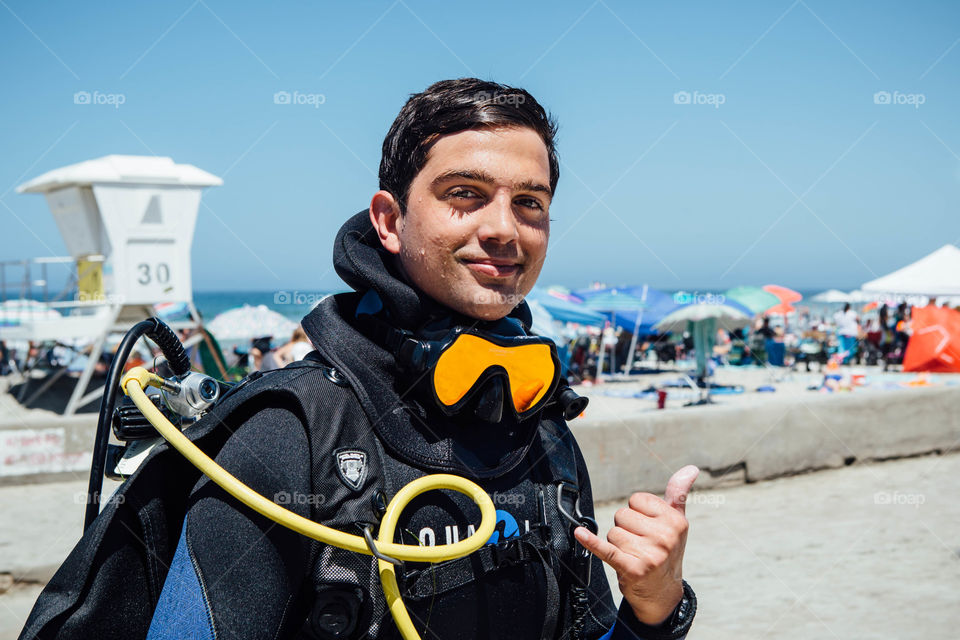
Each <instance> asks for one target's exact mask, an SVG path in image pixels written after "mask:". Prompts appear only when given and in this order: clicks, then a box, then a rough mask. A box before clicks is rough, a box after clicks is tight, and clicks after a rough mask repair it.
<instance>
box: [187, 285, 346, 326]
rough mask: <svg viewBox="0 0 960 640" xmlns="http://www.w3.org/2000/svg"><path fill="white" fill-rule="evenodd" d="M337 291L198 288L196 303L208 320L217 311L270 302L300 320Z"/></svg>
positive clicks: (194, 296) (267, 304) (273, 307)
mask: <svg viewBox="0 0 960 640" xmlns="http://www.w3.org/2000/svg"><path fill="white" fill-rule="evenodd" d="M331 293H336V292H335V291H309V292H307V291H292V290H291V291H277V290H272V291H194V292H193V303H194V304H195V305H196V306H197V310H198V311H199V312H200V315H202V316H203V319H204V320H205V321H206V322H209V321H210V320H213V318H214V317H216V315H217V314H219V313H223V312H224V311H226V310H228V309H233V308H234V307H242V306H243V305H245V304H249V305H250V306H253V307H255V306H257V305H261V304H262V305H266V306H267V307H268V308H270V309H273V310H274V311H276V312H277V313H279V314H281V315H283V316H285V317H287V318H289V319H290V320H293V321H294V322H300V320H302V319H303V316H305V315H307V313H309V311H310V309H312V308H313V306H314V305H315V304H316V303H317V302H319V301H320V299H321V298H323V297H324V296H327V295H329V294H331Z"/></svg>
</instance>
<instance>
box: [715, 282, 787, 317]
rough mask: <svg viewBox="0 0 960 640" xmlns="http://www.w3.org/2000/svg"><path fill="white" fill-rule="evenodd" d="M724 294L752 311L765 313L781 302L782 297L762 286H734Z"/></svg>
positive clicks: (728, 298)
mask: <svg viewBox="0 0 960 640" xmlns="http://www.w3.org/2000/svg"><path fill="white" fill-rule="evenodd" d="M723 295H724V297H725V298H726V299H727V300H733V301H734V302H739V303H740V304H742V305H743V306H745V307H746V308H747V309H750V311H751V312H752V313H763V312H764V311H766V310H767V309H770V308H771V307H774V306H776V305H778V304H780V298H778V297H777V296H775V295H774V294H772V293H770V292H769V291H765V290H764V289H762V288H760V287H734V288H733V289H728V290H727V291H726V292H725V293H724V294H723Z"/></svg>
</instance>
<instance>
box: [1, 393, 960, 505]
mask: <svg viewBox="0 0 960 640" xmlns="http://www.w3.org/2000/svg"><path fill="white" fill-rule="evenodd" d="M607 386H608V387H609V388H615V385H607ZM581 392H582V393H589V392H588V391H584V390H581ZM650 406H651V404H650V403H649V402H642V401H637V400H633V399H626V398H615V397H608V396H604V395H600V394H599V393H596V390H594V394H593V395H592V396H591V401H590V406H589V407H588V409H587V413H586V415H585V416H583V417H581V418H578V419H577V420H575V421H573V422H572V423H571V428H572V430H573V433H574V434H575V435H576V437H577V441H578V442H579V444H580V448H581V450H582V451H583V454H584V457H585V458H586V460H587V465H588V468H589V470H590V476H591V481H592V484H593V493H594V498H595V500H597V501H604V500H615V499H620V498H623V497H624V496H628V495H630V494H631V493H632V492H634V491H651V492H655V493H661V492H662V491H663V488H664V486H665V485H666V481H667V479H668V478H669V477H670V475H671V474H672V473H673V472H674V471H676V470H677V469H679V468H680V467H682V466H683V465H685V464H695V465H697V466H699V467H700V469H701V470H702V472H701V475H700V478H699V479H698V480H697V484H696V486H697V487H698V488H708V487H713V486H719V485H726V484H738V483H743V482H753V481H756V480H764V479H768V478H775V477H778V476H784V475H790V474H796V473H803V472H807V471H812V470H816V469H825V468H835V467H842V466H844V465H845V464H850V463H853V462H855V461H867V460H882V459H888V458H902V457H909V456H914V455H919V454H924V453H930V452H946V451H951V450H960V386H953V387H936V388H927V389H923V388H920V389H904V390H892V391H882V392H881V391H870V392H855V393H841V394H834V395H822V394H816V393H812V392H805V393H804V394H792V395H787V394H783V395H780V396H775V395H773V394H771V395H770V396H768V397H764V398H758V397H757V394H754V397H753V398H752V399H747V398H743V400H742V401H737V400H732V399H728V398H720V399H718V404H715V405H711V406H706V407H676V408H668V409H666V410H663V411H656V410H651V409H650V408H649V407H650ZM96 419H97V417H96V414H86V415H81V416H75V417H72V418H63V417H59V416H50V415H47V416H43V417H39V416H38V417H36V418H33V417H30V418H27V419H22V420H14V421H7V422H0V445H3V446H4V447H5V450H4V451H3V452H2V453H3V454H4V455H3V456H0V486H3V485H11V484H29V483H35V482H43V481H48V480H75V479H78V478H80V477H86V474H87V473H88V472H89V467H90V454H91V450H92V448H93V436H94V432H95V430H96ZM4 443H6V444H4ZM17 452H19V453H17ZM15 454H16V455H15ZM18 456H19V457H18Z"/></svg>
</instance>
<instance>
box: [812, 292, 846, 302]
mask: <svg viewBox="0 0 960 640" xmlns="http://www.w3.org/2000/svg"><path fill="white" fill-rule="evenodd" d="M850 301H851V300H850V294H848V293H844V292H843V291H840V290H839V289H827V290H826V291H823V292H821V293H818V294H817V295H815V296H813V297H812V298H810V302H821V303H824V304H841V303H844V302H850Z"/></svg>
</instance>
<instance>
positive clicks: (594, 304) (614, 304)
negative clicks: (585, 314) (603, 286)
mask: <svg viewBox="0 0 960 640" xmlns="http://www.w3.org/2000/svg"><path fill="white" fill-rule="evenodd" d="M583 306H585V307H586V308H588V309H592V310H594V311H600V312H602V313H616V312H618V311H637V310H638V309H643V308H644V307H646V306H647V303H646V302H645V301H644V300H643V299H642V298H640V297H638V296H635V295H632V294H630V293H627V292H625V291H621V290H620V289H609V290H607V291H604V292H603V293H599V294H597V295H594V296H590V297H589V298H587V299H586V300H584V301H583Z"/></svg>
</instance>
